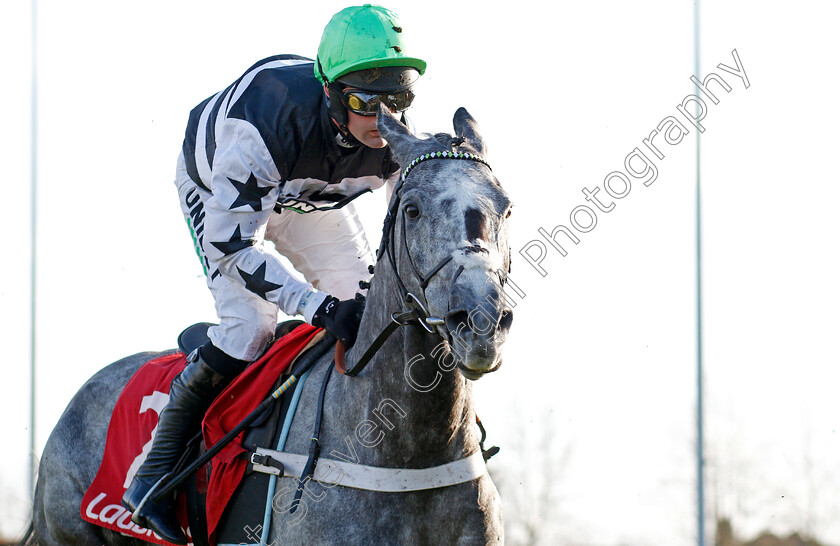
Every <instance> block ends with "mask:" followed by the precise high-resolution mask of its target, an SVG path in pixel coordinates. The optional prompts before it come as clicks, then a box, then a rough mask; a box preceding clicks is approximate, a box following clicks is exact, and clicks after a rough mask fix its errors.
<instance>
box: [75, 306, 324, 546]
mask: <svg viewBox="0 0 840 546" xmlns="http://www.w3.org/2000/svg"><path fill="white" fill-rule="evenodd" d="M303 325H304V323H303V322H302V321H290V322H286V323H283V324H281V325H279V326H278V328H277V331H276V335H277V341H275V343H274V344H273V345H272V346H271V347H270V348H269V349H268V350H267V351H266V353H265V354H264V355H263V356H262V357H261V358H260V359H259V360H257V361H256V362H254V363H253V364H252V365H251V366H248V368H246V369H245V371H243V372H242V373H241V374H240V375H239V376H238V377H237V378H236V379H235V380H234V381H233V382H232V383H231V384H230V385H229V386H228V387H227V389H226V390H225V391H224V394H223V396H221V397H219V398H217V400H216V401H215V402H214V403H213V405H212V406H211V407H210V409H209V410H208V412H207V415H206V417H205V419H204V422H203V425H202V429H203V430H202V432H203V436H202V434H201V433H199V434H197V435H196V437H195V438H194V439H193V441H192V442H191V445H190V446H188V449H185V453H184V456H183V457H182V460H181V461H180V462H179V467H180V468H181V469H183V468H186V467H188V466H191V465H192V466H195V465H194V464H193V462H194V461H196V460H197V459H198V458H199V457H200V456H201V452H202V450H203V446H202V445H201V444H202V439H206V442H207V445H209V446H212V448H213V453H214V455H213V458H212V464H205V465H204V466H203V468H202V469H201V471H199V472H198V473H194V474H192V476H190V477H189V479H188V480H187V481H186V482H184V483H183V484H182V486H181V488H182V491H183V492H184V494H183V495H182V499H185V500H186V501H187V502H186V504H187V505H188V507H189V510H188V511H187V514H188V517H184V516H185V513H184V511H183V505H181V508H180V509H179V514H180V518H181V522H182V524H184V523H188V524H189V533H190V535H191V536H192V540H193V543H194V544H196V545H198V546H201V545H205V544H210V541H209V540H208V538H207V537H208V531H209V536H210V537H211V538H213V539H214V541H215V542H217V543H219V544H225V543H228V544H240V543H244V544H253V543H254V540H253V539H252V538H251V537H247V536H246V537H242V538H241V539H240V538H232V539H230V541H229V539H228V538H227V535H226V534H225V533H226V531H225V530H226V529H229V528H230V529H234V530H238V531H239V532H240V534H241V533H242V531H244V530H245V529H246V527H248V526H250V528H251V529H255V528H256V527H257V526H258V525H260V524H261V523H262V513H263V510H261V509H260V510H257V511H256V512H259V514H258V516H259V517H258V518H257V517H255V516H253V514H254V513H255V512H254V510H253V508H250V509H249V506H248V499H251V498H256V497H262V499H263V500H264V499H265V493H262V494H260V493H259V491H263V492H265V491H267V483H268V480H267V479H265V478H267V476H266V475H264V474H260V475H257V476H254V475H253V473H251V472H250V467H249V463H248V461H247V459H246V457H243V455H247V454H249V452H250V451H254V450H255V448H256V446H257V445H275V444H276V441H277V439H276V438H275V437H274V436H275V435H276V434H277V429H278V428H279V427H278V426H277V423H278V422H279V421H280V420H281V419H282V415H283V413H284V411H285V409H286V408H287V407H288V406H289V401H288V400H289V399H290V398H291V396H290V393H291V392H293V391H294V389H291V388H289V389H288V390H287V391H286V392H285V393H284V395H280V396H279V400H276V401H275V400H272V398H273V397H269V396H268V395H269V394H271V393H272V392H274V391H276V390H277V388H278V387H279V385H280V382H282V381H284V380H285V379H286V376H287V375H288V374H290V373H295V370H296V369H297V367H298V366H297V365H298V364H300V367H301V368H303V367H305V366H306V362H307V361H311V360H312V359H313V358H315V357H314V356H306V355H310V354H311V355H316V354H319V353H320V351H321V349H319V350H318V351H315V352H313V351H312V350H311V349H310V348H311V347H313V346H315V347H321V346H323V345H324V344H323V343H321V341H322V340H325V337H324V332H323V331H321V330H319V329H317V328H314V327H312V326H308V325H306V326H305V327H303ZM210 326H211V325H210V324H206V323H203V324H197V325H194V326H191V327H190V328H187V329H186V330H185V331H184V332H183V333H182V334H181V335H180V336H179V338H178V346H179V349H180V351H181V352H171V353H166V354H163V355H161V356H158V357H156V358H154V359H152V360H150V361H147V362H145V363H144V364H143V365H142V366H140V368H139V369H138V371H137V372H136V373H135V374H134V376H132V378H131V379H130V380H129V381H128V383H127V384H126V385H125V387H124V388H123V391H122V393H121V394H120V397H119V399H118V400H117V404H116V406H115V408H114V410H113V412H112V416H111V421H110V424H109V426H108V432H107V440H106V443H105V451H104V454H103V458H102V462H101V464H100V466H99V470H98V471H97V473H96V477H95V478H94V480H93V483H91V485H90V487H89V488H88V490H87V491H86V493H85V495H84V498H83V499H82V504H81V507H80V509H81V516H82V519H83V520H85V521H87V522H89V523H92V524H94V525H98V526H101V527H105V528H107V529H111V530H113V531H115V532H118V533H121V534H125V535H128V536H131V537H134V538H139V539H141V540H145V541H147V542H155V543H158V544H166V542H164V541H162V540H161V539H159V538H158V537H157V536H156V535H153V534H152V532H151V531H150V530H148V529H145V528H143V527H140V526H138V525H135V524H134V523H133V522H131V520H130V516H131V513H130V512H128V511H127V510H125V508H124V507H122V506H121V504H120V501H119V499H120V498H121V496H122V494H123V492H124V491H125V487H126V486H127V483H124V482H125V481H126V480H129V479H130V477H131V476H133V472H134V470H132V469H136V467H137V466H139V464H140V463H141V462H142V458H143V453H145V452H146V450H147V448H148V445H151V440H150V439H149V438H150V437H151V436H152V434H153V429H154V427H155V426H156V423H157V418H156V416H155V414H156V413H158V412H159V411H161V410H162V409H163V407H164V405H165V402H166V399H167V398H166V397H167V394H166V393H168V387H169V385H170V383H171V381H172V379H173V378H174V377H175V376H177V374H178V373H180V372H181V370H182V369H183V368H184V366H185V365H186V360H187V357H186V354H188V353H189V352H191V351H193V350H195V349H196V348H197V347H200V346H201V345H203V344H204V343H206V342H207V341H208V337H207V329H208V328H209V327H210ZM293 383H295V386H296V385H297V383H296V382H293ZM256 408H260V410H259V411H255V410H256ZM246 416H247V417H248V421H249V426H250V428H244V426H245V425H244V423H243V419H245V417H246ZM254 418H256V419H254ZM252 419H253V420H252ZM238 425H239V426H238ZM240 427H243V428H244V430H243V428H240ZM233 436H236V438H235V439H233V441H231V442H230V443H227V442H223V441H222V439H223V438H225V437H233ZM147 443H148V445H145V444H147ZM205 458H208V457H205ZM198 464H200V463H198ZM178 473H179V469H178V468H176V469H175V472H174V473H173V476H175V475H177V474H178ZM241 502H245V504H240V503H241ZM242 514H244V516H243V515H242ZM246 516H249V517H247V519H243V518H246ZM257 519H258V520H259V521H256V520H257ZM240 520H241V521H242V522H243V523H240ZM252 520H253V521H252Z"/></svg>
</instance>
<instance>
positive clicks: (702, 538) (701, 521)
mask: <svg viewBox="0 0 840 546" xmlns="http://www.w3.org/2000/svg"><path fill="white" fill-rule="evenodd" d="M694 75H695V76H696V77H697V78H698V79H699V80H702V76H701V75H700V0H694ZM698 91H699V89H698V87H697V85H696V84H695V86H694V93H695V94H697V95H698V96H699V93H698ZM694 104H695V110H696V111H695V117H697V118H699V117H700V103H698V102H695V103H694ZM694 138H695V186H696V193H695V206H696V210H695V215H696V221H697V224H696V226H695V232H696V233H695V235H696V239H695V246H696V250H697V272H696V276H697V279H696V282H697V544H698V546H706V501H705V494H704V478H703V476H704V472H703V469H704V466H705V461H704V455H703V442H704V440H703V277H702V273H703V267H702V248H701V243H702V238H701V228H702V223H701V215H700V213H701V210H700V132H699V131H697V132H695V137H694Z"/></svg>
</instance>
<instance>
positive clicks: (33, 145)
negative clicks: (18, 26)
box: [29, 0, 38, 499]
mask: <svg viewBox="0 0 840 546" xmlns="http://www.w3.org/2000/svg"><path fill="white" fill-rule="evenodd" d="M30 1H31V3H32V82H31V86H32V88H31V91H32V97H31V110H30V122H31V126H30V131H29V134H30V142H29V158H30V166H29V173H30V188H31V198H30V206H31V211H30V219H31V225H30V233H31V237H30V255H31V264H30V281H29V282H30V284H29V287H30V288H29V289H30V299H29V302H30V313H29V320H30V323H29V359H30V360H29V458H30V459H29V460H30V472H29V494H30V495H29V498H30V499H31V498H33V495H34V494H35V475H36V473H37V471H38V465H37V463H36V461H37V456H36V454H35V346H36V341H37V336H36V326H37V321H36V317H35V312H36V309H37V305H36V304H37V299H36V295H37V291H36V284H37V278H38V276H37V265H38V256H37V251H38V33H37V27H38V3H37V0H30Z"/></svg>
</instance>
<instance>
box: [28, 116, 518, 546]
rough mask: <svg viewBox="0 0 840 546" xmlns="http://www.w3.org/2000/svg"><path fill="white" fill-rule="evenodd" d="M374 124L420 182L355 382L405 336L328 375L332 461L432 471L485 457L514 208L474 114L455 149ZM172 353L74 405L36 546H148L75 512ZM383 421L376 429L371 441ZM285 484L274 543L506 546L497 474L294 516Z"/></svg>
mask: <svg viewBox="0 0 840 546" xmlns="http://www.w3.org/2000/svg"><path fill="white" fill-rule="evenodd" d="M378 125H379V131H380V133H381V134H382V136H383V137H384V138H385V139H386V140H387V141H388V143H389V145H390V146H391V148H392V150H393V151H394V153H395V155H396V157H397V159H398V161H399V162H400V164H401V165H402V166H403V168H404V169H405V168H407V169H409V172H408V174H407V175H405V176H404V179H402V180H401V182H400V184H398V187H397V190H396V191H395V192H394V195H393V197H392V200H391V206H390V208H389V215H388V220H386V223H385V229H384V230H383V231H384V236H383V243H382V246H381V248H380V252H379V253H378V254H379V260H378V262H377V265H376V274H375V275H374V278H373V280H372V282H371V286H370V289H369V293H368V297H367V304H366V309H365V312H364V315H363V317H362V323H361V327H360V331H359V336H358V339H357V342H356V344H355V346H354V348H353V349H352V350H350V351H348V352H347V354H346V367H347V369H350V370H353V369H354V367H355V366H356V365H357V364H358V363H359V360H360V357H361V355H362V354H363V353H364V352H365V350H366V349H367V348H368V347H370V346H371V344H373V343H374V342H375V340H376V339H377V338H378V337H379V336H380V334H381V332H383V330H385V329H386V328H387V326H388V325H389V324H396V323H403V324H404V325H403V326H402V327H397V328H396V330H395V331H394V333H393V335H390V336H389V337H388V338H387V340H386V341H385V342H384V344H383V345H382V346H381V347H380V349H379V350H378V351H377V352H376V353H375V354H374V355H373V357H372V358H371V359H370V361H369V364H368V365H367V366H366V367H365V368H364V370H363V371H361V373H359V374H358V376H355V377H351V376H349V375H341V374H338V373H333V374H332V376H331V379H330V381H329V383H327V390H326V392H325V396H324V400H325V406H324V411H323V422H322V426H321V433H320V443H321V453H322V457H330V456H334V455H336V454H342V453H343V454H347V453H351V452H352V454H353V459H354V462H358V463H360V464H362V465H368V466H373V467H387V468H392V469H394V468H396V469H425V468H430V467H435V466H438V465H444V464H446V463H450V462H452V461H457V460H460V459H463V458H465V457H467V456H470V455H473V454H475V453H476V452H477V451H479V449H480V447H479V441H480V438H479V429H478V427H477V425H476V416H475V411H474V408H473V399H472V380H475V379H477V378H479V377H481V376H483V375H484V374H485V373H488V372H492V371H494V370H496V369H498V367H499V366H500V365H501V346H502V344H503V343H504V341H505V339H506V337H507V332H508V329H509V328H510V324H511V320H512V314H511V309H510V307H508V306H507V304H506V303H505V297H504V283H505V281H506V278H507V274H508V271H509V266H510V248H509V244H508V230H507V217H508V216H509V213H510V206H511V203H510V200H509V199H508V197H507V195H506V194H505V192H504V190H503V189H502V187H501V185H500V184H499V182H498V180H497V179H496V178H495V177H494V176H493V174H492V171H491V170H490V168H489V167H488V165H487V164H486V163H484V160H483V156H484V155H485V153H486V149H485V144H484V141H483V139H482V138H481V135H480V134H479V131H478V127H477V125H476V123H475V120H474V119H473V118H472V117H471V116H470V115H469V113H467V111H466V110H465V109H463V108H461V109H459V110H458V111H457V112H456V113H455V116H454V128H455V136H454V137H453V136H452V135H448V134H437V135H427V136H425V137H424V138H418V137H415V136H414V135H412V134H411V133H410V132H409V131H408V130H407V129H406V128H405V127H404V126H403V125H402V124H401V123H399V122H398V121H397V120H395V119H394V118H393V117H392V116H390V115H386V114H384V113H383V112H382V111H381V112H380V115H379V123H378ZM404 172H405V171H404ZM409 312H410V313H411V314H410V315H409ZM409 316H410V319H408V318H407V317H409ZM395 321H396V322H395ZM392 329H393V328H392ZM160 354H164V353H141V354H137V355H133V356H130V357H127V358H125V359H123V360H120V361H118V362H115V363H114V364H111V365H110V366H107V367H106V368H104V369H102V370H101V371H100V372H98V373H97V374H96V375H94V376H93V377H92V378H91V379H90V380H89V381H88V382H87V383H86V384H85V385H84V386H83V387H82V388H81V389H80V390H79V392H78V393H77V394H76V395H75V397H74V398H73V399H72V400H71V402H70V404H69V405H68V407H67V409H66V410H65V412H64V414H63V415H62V417H61V419H60V420H59V422H58V424H57V425H56V427H55V429H54V430H53V431H52V434H51V435H50V438H49V440H48V441H47V444H46V447H45V449H44V453H43V456H42V458H41V465H40V470H39V477H38V482H37V486H36V490H35V498H34V512H33V522H32V528H31V533H30V536H29V538H28V542H27V544H40V545H44V546H46V545H88V544H90V545H100V544H109V545H121V544H144V543H143V542H141V541H139V540H137V539H133V538H129V537H126V536H123V535H120V534H117V533H115V532H113V531H109V530H106V529H104V528H101V527H97V526H94V525H92V524H89V523H86V522H84V521H83V520H82V519H81V518H80V515H79V512H80V505H81V501H82V497H83V496H84V494H85V491H86V490H87V488H88V486H89V485H90V484H91V483H92V481H93V479H94V477H95V474H96V471H97V468H98V466H99V464H100V462H101V460H102V453H103V450H104V445H105V437H106V432H107V427H108V422H109V418H110V413H111V411H112V410H113V408H114V405H115V404H116V400H117V397H118V396H119V393H120V391H121V390H122V388H123V386H124V385H125V384H126V382H127V381H128V380H129V378H130V377H131V375H132V374H133V373H134V372H135V371H137V369H138V368H139V367H140V366H141V365H142V364H143V363H145V362H147V361H149V360H151V359H152V358H154V357H156V356H159V355H160ZM332 358H333V357H332V355H331V354H329V353H328V354H326V355H324V356H323V357H322V359H321V360H322V361H321V362H319V363H318V364H316V365H315V367H314V368H313V372H312V374H311V378H310V379H309V380H308V381H307V382H306V383H305V384H304V388H303V392H302V395H301V399H300V405H299V409H298V412H297V416H296V418H295V420H294V422H293V423H292V426H291V430H290V434H289V439H288V441H287V443H286V446H285V451H287V452H291V453H299V454H306V453H307V452H308V449H309V441H310V437H311V436H312V427H313V423H314V422H315V413H316V407H317V401H318V398H319V391H320V390H321V381H320V379H319V380H313V379H315V378H316V377H318V378H320V377H323V373H322V371H325V370H327V367H328V366H331V365H332V364H331V362H332ZM456 369H457V371H455V370H456ZM386 412H387V413H386ZM375 423H378V424H379V428H378V429H376V430H375V431H372V427H373V424H375ZM365 427H367V428H365ZM360 429H362V433H361V434H360ZM374 432H375V434H374ZM373 440H375V441H373ZM481 464H482V465H483V462H482V463H481ZM482 468H483V467H482ZM277 483H278V486H277V492H276V495H275V498H274V502H273V503H272V504H273V507H274V511H273V514H272V518H271V525H270V530H269V540H268V544H276V545H280V544H500V543H503V541H504V538H503V534H504V531H503V525H502V514H501V501H500V499H499V495H498V492H497V490H496V487H495V486H494V484H493V482H492V480H491V479H490V477H489V475H488V474H487V473H486V472H483V473H482V474H481V475H480V476H479V477H477V478H475V479H471V480H469V481H466V482H463V483H459V484H456V485H449V486H445V487H437V488H432V489H425V490H418V491H410V492H381V491H370V490H364V489H357V488H351V487H342V486H340V485H339V486H334V485H332V486H326V485H322V486H320V490H318V491H309V492H308V493H309V494H307V495H304V496H303V497H302V498H301V504H300V505H299V506H298V510H297V511H296V512H295V513H290V510H289V509H288V507H289V506H290V504H291V502H290V501H291V498H292V494H293V493H292V492H293V490H294V489H296V486H295V485H294V484H295V480H292V479H287V478H281V479H279V480H278V482H277ZM309 486H310V487H311V488H316V489H317V488H318V487H319V485H318V482H311V483H310V484H309Z"/></svg>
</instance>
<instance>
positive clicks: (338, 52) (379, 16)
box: [315, 4, 426, 91]
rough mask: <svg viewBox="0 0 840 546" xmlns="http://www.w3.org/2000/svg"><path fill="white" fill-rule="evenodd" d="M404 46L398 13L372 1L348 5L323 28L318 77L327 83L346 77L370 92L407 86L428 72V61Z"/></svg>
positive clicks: (316, 63)
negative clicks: (415, 55)
mask: <svg viewBox="0 0 840 546" xmlns="http://www.w3.org/2000/svg"><path fill="white" fill-rule="evenodd" d="M404 49H405V39H404V37H403V29H402V26H400V22H399V18H398V17H397V14H396V13H394V12H393V11H391V10H389V9H386V8H383V7H382V6H374V5H371V4H365V5H364V6H353V7H349V8H345V9H343V10H341V11H339V12H338V13H336V14H335V15H333V17H332V19H330V22H329V23H327V26H326V27H325V28H324V34H323V35H322V36H321V45H320V46H319V47H318V57H317V59H316V61H315V76H316V77H317V78H318V79H319V80H320V81H321V83H323V84H325V85H329V84H331V83H334V82H336V81H338V80H339V79H341V80H342V82H344V80H345V79H346V80H348V81H346V82H344V83H345V84H347V85H352V86H354V87H359V88H361V89H367V90H370V91H392V90H397V89H400V90H401V89H407V88H409V87H411V85H412V84H413V83H414V81H415V80H416V79H417V78H418V77H419V76H420V75H421V74H423V72H425V71H426V61H423V60H422V59H418V58H416V57H408V56H406V55H405V52H404ZM351 73H352V74H351ZM345 75H346V78H342V76H345ZM357 80H358V81H357Z"/></svg>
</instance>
